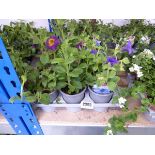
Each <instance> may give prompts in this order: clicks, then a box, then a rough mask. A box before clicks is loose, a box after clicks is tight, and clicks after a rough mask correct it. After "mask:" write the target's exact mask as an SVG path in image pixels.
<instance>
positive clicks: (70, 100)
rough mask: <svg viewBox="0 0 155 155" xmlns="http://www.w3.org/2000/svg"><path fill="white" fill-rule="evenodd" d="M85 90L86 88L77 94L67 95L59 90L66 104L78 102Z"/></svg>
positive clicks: (82, 97)
mask: <svg viewBox="0 0 155 155" xmlns="http://www.w3.org/2000/svg"><path fill="white" fill-rule="evenodd" d="M85 91H86V88H85V89H84V90H83V91H81V92H80V93H78V94H75V95H69V94H66V93H64V92H63V91H61V90H60V94H61V95H62V97H63V99H64V101H65V102H66V103H67V104H80V102H81V101H82V100H83V99H84V96H85Z"/></svg>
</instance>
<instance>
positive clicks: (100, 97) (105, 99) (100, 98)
mask: <svg viewBox="0 0 155 155" xmlns="http://www.w3.org/2000/svg"><path fill="white" fill-rule="evenodd" d="M88 90H89V96H90V98H91V99H92V100H93V101H94V102H95V103H100V104H101V103H103V104H105V103H109V102H110V100H111V99H112V97H113V94H114V93H113V92H111V93H109V94H98V93H95V92H94V91H93V90H92V89H91V88H90V87H88Z"/></svg>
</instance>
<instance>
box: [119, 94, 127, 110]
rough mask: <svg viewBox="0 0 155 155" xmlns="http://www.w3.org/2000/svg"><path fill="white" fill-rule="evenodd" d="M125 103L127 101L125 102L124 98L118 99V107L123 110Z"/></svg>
mask: <svg viewBox="0 0 155 155" xmlns="http://www.w3.org/2000/svg"><path fill="white" fill-rule="evenodd" d="M126 101H127V100H126V99H125V98H124V97H120V98H119V99H118V103H119V107H120V108H124V104H125V102H126Z"/></svg>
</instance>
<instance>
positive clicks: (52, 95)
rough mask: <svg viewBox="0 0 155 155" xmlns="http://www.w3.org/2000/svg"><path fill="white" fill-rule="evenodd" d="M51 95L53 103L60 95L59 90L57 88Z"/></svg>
mask: <svg viewBox="0 0 155 155" xmlns="http://www.w3.org/2000/svg"><path fill="white" fill-rule="evenodd" d="M49 95H50V103H52V102H54V101H55V100H56V98H57V97H58V95H59V92H58V91H57V90H55V91H53V92H51V93H50V94H49Z"/></svg>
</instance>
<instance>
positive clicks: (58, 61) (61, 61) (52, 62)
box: [51, 58, 64, 64]
mask: <svg viewBox="0 0 155 155" xmlns="http://www.w3.org/2000/svg"><path fill="white" fill-rule="evenodd" d="M57 63H58V64H59V63H64V59H62V58H55V59H53V60H52V61H51V64H57Z"/></svg>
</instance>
